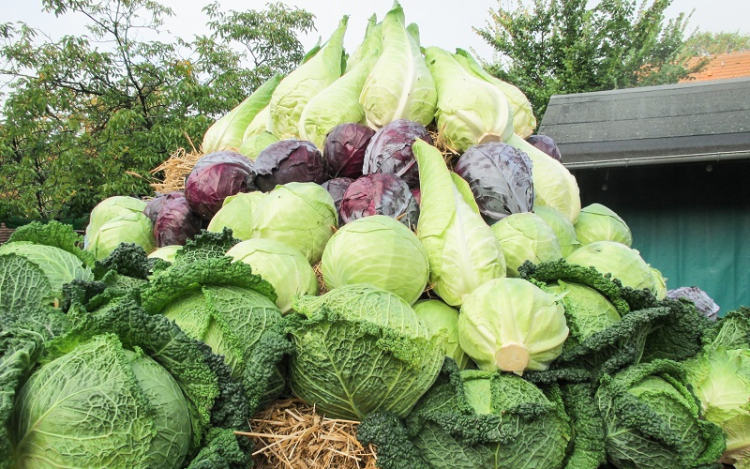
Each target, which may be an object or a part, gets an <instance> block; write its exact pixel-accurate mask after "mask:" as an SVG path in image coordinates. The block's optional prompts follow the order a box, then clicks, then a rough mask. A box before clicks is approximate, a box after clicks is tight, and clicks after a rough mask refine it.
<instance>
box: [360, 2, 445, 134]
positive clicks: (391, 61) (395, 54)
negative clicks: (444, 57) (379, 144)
mask: <svg viewBox="0 0 750 469" xmlns="http://www.w3.org/2000/svg"><path fill="white" fill-rule="evenodd" d="M412 29H413V28H412ZM382 33H383V53H382V54H381V55H380V58H379V59H378V61H377V63H375V66H374V67H373V69H372V71H371V72H370V75H369V76H368V77H367V80H366V81H365V85H364V87H363V89H362V94H361V95H360V97H359V102H360V103H361V104H362V106H363V107H364V109H365V118H366V122H367V125H369V126H370V127H372V128H373V129H379V128H381V127H383V126H384V125H386V124H387V123H389V122H392V121H395V120H398V119H407V120H411V121H415V122H419V123H420V124H423V125H427V124H429V123H430V122H432V119H433V117H434V116H435V104H436V103H437V91H436V89H435V82H434V80H433V79H432V75H431V74H430V71H429V70H428V69H427V65H426V64H425V61H424V57H422V52H421V51H420V49H419V44H418V43H417V41H416V40H415V38H414V37H413V34H414V32H412V33H410V32H409V31H407V30H406V28H405V27H404V10H403V9H402V8H401V5H400V4H399V3H398V2H395V4H394V7H393V9H391V11H389V12H388V13H387V14H386V15H385V19H384V20H383V29H382Z"/></svg>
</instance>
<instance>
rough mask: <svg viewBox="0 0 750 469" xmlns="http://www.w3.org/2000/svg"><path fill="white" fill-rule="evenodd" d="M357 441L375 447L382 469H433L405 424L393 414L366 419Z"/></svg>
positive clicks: (379, 413)
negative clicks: (410, 436)
mask: <svg viewBox="0 0 750 469" xmlns="http://www.w3.org/2000/svg"><path fill="white" fill-rule="evenodd" d="M357 439H358V440H359V441H360V442H361V443H362V444H365V445H366V444H373V445H375V447H376V448H377V454H378V467H380V468H381V469H431V468H430V466H429V465H428V464H427V463H426V462H425V461H424V459H422V456H421V454H420V453H421V452H420V451H419V450H418V449H417V448H416V446H414V444H413V443H412V442H411V440H410V439H409V437H408V433H407V431H406V428H405V427H404V424H403V422H402V421H401V420H399V419H398V417H396V416H395V415H393V414H389V413H385V412H375V413H372V414H370V415H368V416H367V417H365V419H364V420H363V421H362V423H361V424H360V425H359V428H358V429H357Z"/></svg>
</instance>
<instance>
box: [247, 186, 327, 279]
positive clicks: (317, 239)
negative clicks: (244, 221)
mask: <svg viewBox="0 0 750 469" xmlns="http://www.w3.org/2000/svg"><path fill="white" fill-rule="evenodd" d="M337 223H338V214H337V212H336V206H335V204H334V202H333V197H331V194H329V193H328V191H327V190H325V189H324V188H323V187H321V186H319V185H318V184H315V183H314V182H291V183H289V184H285V185H283V186H277V187H276V189H274V190H272V191H271V192H269V193H268V195H267V196H266V197H265V198H264V199H263V201H262V202H261V203H260V204H259V205H258V206H257V207H255V209H254V210H253V216H252V218H251V219H250V237H251V238H265V239H275V240H277V241H281V242H282V243H285V244H287V245H288V246H291V247H293V248H294V249H297V250H298V251H299V252H301V253H302V254H303V255H304V256H305V257H306V258H307V260H308V261H309V262H310V264H317V263H318V262H319V261H320V258H321V256H322V255H323V249H325V246H326V243H328V240H329V239H330V238H331V236H333V232H334V230H335V229H336V227H337V226H338V225H337Z"/></svg>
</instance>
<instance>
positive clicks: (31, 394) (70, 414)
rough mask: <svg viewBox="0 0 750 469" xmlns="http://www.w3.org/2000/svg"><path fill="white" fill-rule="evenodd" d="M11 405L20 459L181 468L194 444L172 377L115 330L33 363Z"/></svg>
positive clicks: (29, 463) (42, 463)
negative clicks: (131, 348)
mask: <svg viewBox="0 0 750 469" xmlns="http://www.w3.org/2000/svg"><path fill="white" fill-rule="evenodd" d="M13 413H14V415H13V418H12V420H13V421H14V422H15V423H16V428H14V431H13V433H14V435H15V436H16V438H17V440H16V441H14V446H15V454H16V458H17V462H18V466H16V467H39V468H41V467H45V468H62V467H86V468H105V467H121V468H136V467H159V468H164V469H178V468H180V467H182V463H183V460H184V459H185V456H186V454H187V452H188V448H189V447H190V441H191V422H190V415H191V414H190V412H189V410H188V404H187V402H186V400H185V397H184V395H183V393H182V391H181V390H180V388H179V386H178V385H177V383H176V382H175V380H174V378H173V377H172V376H171V375H170V374H169V373H168V372H167V370H165V369H164V368H162V367H161V366H160V365H159V364H157V363H156V362H155V361H154V360H153V359H151V358H150V357H148V356H147V355H145V354H143V353H142V352H140V351H136V352H135V353H134V352H132V351H129V350H127V349H124V348H123V346H122V344H121V343H120V341H119V340H118V338H117V337H116V336H115V335H111V334H107V335H100V336H97V337H95V338H94V339H93V340H91V341H90V342H88V343H85V344H83V345H80V346H78V347H76V348H75V350H73V351H72V352H70V353H68V354H66V355H63V356H61V357H60V358H57V359H56V360H53V361H51V362H49V363H47V364H45V365H43V366H42V367H41V368H39V369H38V370H37V371H35V372H34V374H33V375H31V378H29V380H28V381H27V382H26V383H25V384H24V386H23V387H22V388H21V390H20V392H19V393H18V396H17V397H16V405H15V407H14V409H13Z"/></svg>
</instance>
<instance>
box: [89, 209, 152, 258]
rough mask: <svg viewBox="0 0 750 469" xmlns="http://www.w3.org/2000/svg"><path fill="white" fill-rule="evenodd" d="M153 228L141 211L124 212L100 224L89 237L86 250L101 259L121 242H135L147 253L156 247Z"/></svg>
mask: <svg viewBox="0 0 750 469" xmlns="http://www.w3.org/2000/svg"><path fill="white" fill-rule="evenodd" d="M153 228H154V227H153V225H152V224H151V220H149V218H148V217H147V216H146V215H144V214H143V212H130V213H125V214H122V215H120V216H118V217H117V218H114V219H112V220H109V221H107V222H106V223H104V224H103V225H101V227H100V228H99V229H98V230H97V231H96V232H94V234H93V235H92V236H91V238H90V239H89V246H88V248H87V250H88V251H91V253H92V254H93V255H94V257H96V258H97V260H101V259H104V258H105V257H107V256H109V254H110V253H111V252H112V251H114V250H115V248H117V246H119V245H120V244H121V243H135V244H137V245H138V246H140V247H142V248H143V250H144V251H146V254H149V253H150V252H151V251H153V250H154V249H156V239H155V238H154V229H153Z"/></svg>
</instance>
